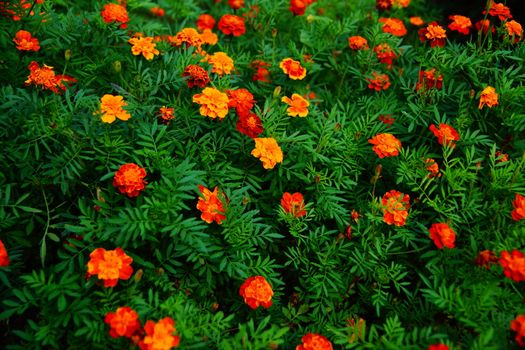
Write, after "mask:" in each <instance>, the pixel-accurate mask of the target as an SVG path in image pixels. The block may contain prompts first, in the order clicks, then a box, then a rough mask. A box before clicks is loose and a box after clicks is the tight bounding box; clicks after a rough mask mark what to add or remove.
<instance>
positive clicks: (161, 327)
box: [138, 317, 180, 350]
mask: <svg viewBox="0 0 525 350" xmlns="http://www.w3.org/2000/svg"><path fill="white" fill-rule="evenodd" d="M176 331H177V330H176V329H175V321H173V319H172V318H171V317H164V318H163V319H161V320H159V322H157V323H155V322H153V321H151V320H148V321H147V322H146V324H145V325H144V332H145V333H146V335H145V336H144V339H142V340H141V341H140V342H139V344H138V345H139V347H140V350H171V349H172V348H174V347H178V346H179V343H180V337H179V336H178V335H174V333H175V332H176Z"/></svg>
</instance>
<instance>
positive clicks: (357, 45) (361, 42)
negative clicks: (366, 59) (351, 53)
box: [348, 35, 368, 50]
mask: <svg viewBox="0 0 525 350" xmlns="http://www.w3.org/2000/svg"><path fill="white" fill-rule="evenodd" d="M348 46H350V48H351V49H352V50H367V49H368V41H367V40H366V39H365V38H363V37H362V36H359V35H355V36H351V37H349V38H348Z"/></svg>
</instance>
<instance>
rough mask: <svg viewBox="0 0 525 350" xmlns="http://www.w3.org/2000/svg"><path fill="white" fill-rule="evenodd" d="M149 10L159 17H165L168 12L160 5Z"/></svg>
mask: <svg viewBox="0 0 525 350" xmlns="http://www.w3.org/2000/svg"><path fill="white" fill-rule="evenodd" d="M149 12H150V13H151V14H152V15H153V16H157V17H164V15H165V14H166V11H165V10H164V9H163V8H162V7H159V6H155V7H152V8H151V9H150V10H149Z"/></svg>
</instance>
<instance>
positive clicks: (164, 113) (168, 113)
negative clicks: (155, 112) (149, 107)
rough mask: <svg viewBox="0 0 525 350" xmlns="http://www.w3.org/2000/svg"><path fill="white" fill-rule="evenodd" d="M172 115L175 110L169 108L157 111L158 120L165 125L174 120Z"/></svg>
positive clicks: (161, 108) (163, 107)
mask: <svg viewBox="0 0 525 350" xmlns="http://www.w3.org/2000/svg"><path fill="white" fill-rule="evenodd" d="M174 113H175V109H174V108H169V107H166V106H162V107H160V109H159V115H160V118H161V119H162V121H163V122H165V123H169V121H170V120H172V119H173V118H175V115H174Z"/></svg>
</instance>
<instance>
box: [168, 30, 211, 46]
mask: <svg viewBox="0 0 525 350" xmlns="http://www.w3.org/2000/svg"><path fill="white" fill-rule="evenodd" d="M168 41H169V42H170V43H171V44H172V45H175V46H181V45H182V44H186V47H190V46H194V47H196V48H200V47H201V45H202V44H203V41H202V37H201V34H200V33H199V32H198V31H197V30H196V29H195V28H184V29H182V30H181V31H180V32H178V33H177V34H176V35H175V36H170V37H168Z"/></svg>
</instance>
